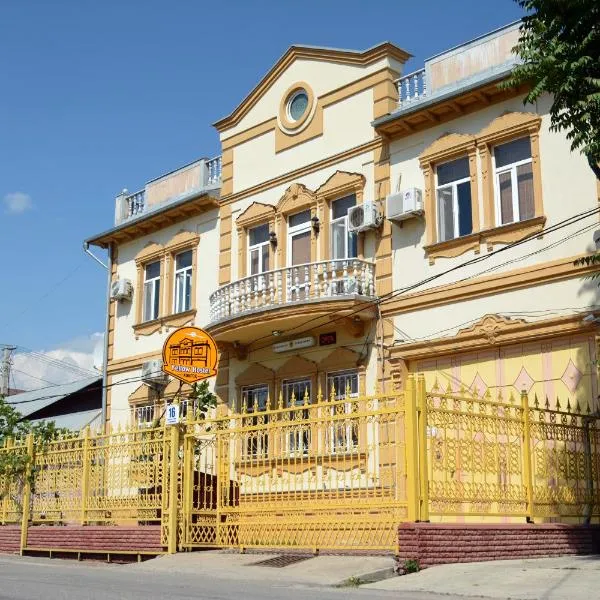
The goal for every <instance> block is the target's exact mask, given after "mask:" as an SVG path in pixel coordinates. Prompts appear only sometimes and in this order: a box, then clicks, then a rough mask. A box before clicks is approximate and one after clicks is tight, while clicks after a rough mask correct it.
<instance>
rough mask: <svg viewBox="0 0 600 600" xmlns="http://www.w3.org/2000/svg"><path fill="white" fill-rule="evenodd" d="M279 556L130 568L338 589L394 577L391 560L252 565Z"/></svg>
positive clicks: (191, 557)
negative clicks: (271, 565) (279, 566)
mask: <svg viewBox="0 0 600 600" xmlns="http://www.w3.org/2000/svg"><path fill="white" fill-rule="evenodd" d="M276 556H281V554H252V553H249V554H237V553H233V552H227V551H222V550H210V551H206V552H204V551H203V552H186V553H180V554H171V555H165V556H160V557H158V558H155V559H152V560H149V561H146V562H144V563H139V564H134V565H130V567H128V568H131V569H134V570H139V571H140V572H143V571H153V572H157V571H168V572H170V573H182V574H194V575H196V576H198V577H202V576H206V577H210V578H213V579H227V580H238V581H239V580H247V581H264V582H265V583H266V582H272V583H281V582H285V583H288V584H289V583H296V584H302V585H319V586H338V585H344V584H348V583H349V582H350V580H353V582H355V583H358V582H360V583H365V582H369V581H379V580H381V579H383V578H386V577H395V578H396V579H397V577H396V575H395V574H394V570H393V569H394V565H395V562H394V559H393V558H392V557H391V556H312V555H308V556H310V558H308V560H303V561H301V562H297V563H294V564H291V565H288V566H286V567H282V568H275V567H265V566H255V565H254V563H257V562H259V561H263V560H267V559H269V558H273V557H276Z"/></svg>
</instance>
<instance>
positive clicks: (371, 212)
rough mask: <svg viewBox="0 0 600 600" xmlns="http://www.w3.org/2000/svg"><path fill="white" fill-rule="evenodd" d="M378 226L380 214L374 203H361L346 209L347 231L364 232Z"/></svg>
mask: <svg viewBox="0 0 600 600" xmlns="http://www.w3.org/2000/svg"><path fill="white" fill-rule="evenodd" d="M380 224H381V214H380V213H379V210H378V209H377V205H376V204H375V202H363V203H362V204H358V205H357V206H353V207H352V208H349V209H348V231H366V230H367V229H373V228H375V227H379V225H380Z"/></svg>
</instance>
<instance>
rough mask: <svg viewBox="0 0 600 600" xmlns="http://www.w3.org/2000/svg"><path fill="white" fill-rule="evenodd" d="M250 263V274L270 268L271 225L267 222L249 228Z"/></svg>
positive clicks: (256, 273) (263, 271)
mask: <svg viewBox="0 0 600 600" xmlns="http://www.w3.org/2000/svg"><path fill="white" fill-rule="evenodd" d="M248 263H249V264H248V273H249V274H250V275H258V274H259V273H265V272H266V271H268V270H269V226H268V225H267V224H266V223H265V224H264V225H259V226H258V227H252V229H249V230H248Z"/></svg>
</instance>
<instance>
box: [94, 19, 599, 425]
mask: <svg viewBox="0 0 600 600" xmlns="http://www.w3.org/2000/svg"><path fill="white" fill-rule="evenodd" d="M514 31H515V29H514V26H511V27H508V28H506V30H500V31H499V32H495V33H494V34H493V35H495V36H496V38H497V39H496V38H493V36H492V37H491V38H490V37H488V38H485V39H482V41H481V42H477V41H475V42H471V43H467V44H465V47H464V51H465V53H466V54H465V56H466V57H467V58H468V62H469V68H468V69H467V71H468V72H463V71H461V70H460V69H458V68H457V67H456V65H457V64H459V63H460V60H461V58H460V56H461V55H460V47H458V48H456V49H453V50H452V51H449V53H448V55H447V56H445V57H444V56H441V57H440V56H438V57H435V58H434V59H431V61H430V62H428V63H426V66H425V68H424V69H423V71H422V72H421V71H419V72H417V74H414V75H411V76H410V77H408V78H407V77H403V63H404V62H405V61H406V60H407V58H408V57H409V55H408V54H407V53H406V52H404V51H403V50H401V49H400V48H398V47H396V46H394V45H392V44H380V45H379V46H375V47H374V48H371V49H369V50H366V51H364V52H354V51H342V50H329V49H318V48H305V47H292V48H291V49H290V50H289V51H288V52H287V53H286V54H285V55H284V56H283V57H282V58H281V59H280V61H278V63H276V65H275V66H274V67H273V68H272V69H271V70H270V71H269V72H268V73H267V75H266V76H265V77H264V78H263V80H261V81H260V82H259V83H258V84H257V86H256V88H255V89H254V90H252V91H250V93H249V94H248V95H247V97H246V98H245V100H244V101H243V102H242V103H241V104H240V105H239V106H238V107H237V108H236V109H235V110H234V111H233V113H232V114H231V115H229V116H227V117H225V118H223V119H221V120H220V121H219V122H217V123H216V124H215V126H216V128H217V130H218V131H219V134H220V139H221V144H222V157H219V158H218V159H211V160H204V159H203V160H202V161H200V162H199V163H198V164H197V165H196V163H194V166H193V168H192V169H191V170H190V167H189V166H188V167H186V168H185V169H187V170H186V171H185V173H184V175H182V173H181V172H177V171H176V172H174V173H173V174H169V175H167V176H165V177H164V178H162V179H161V180H160V181H161V187H160V189H161V190H163V191H164V190H166V192H165V193H166V194H167V196H168V195H169V194H170V193H172V194H174V195H171V196H169V197H166V198H163V197H161V198H160V199H159V200H160V201H158V202H157V201H156V199H155V198H154V196H153V197H152V202H151V203H148V204H144V194H143V192H140V193H138V194H134V195H130V196H122V197H119V199H118V201H120V202H122V203H124V204H123V206H125V214H126V218H125V219H124V220H122V221H121V222H119V224H118V225H117V226H116V227H115V228H114V229H113V230H110V231H108V232H105V233H104V234H101V235H99V236H96V237H94V238H92V239H91V240H89V242H90V243H93V244H97V245H100V246H103V247H107V248H109V249H110V254H111V279H112V281H117V280H129V281H130V282H132V285H133V289H134V291H133V298H132V299H130V300H127V299H125V300H119V301H116V300H115V301H112V302H111V303H110V306H109V335H108V351H107V356H108V364H107V381H106V384H107V398H106V404H107V413H106V414H107V421H109V422H110V423H111V424H113V425H116V424H123V423H125V422H127V421H129V420H130V419H131V418H132V415H134V412H135V409H137V408H139V407H143V406H144V405H149V404H153V403H156V402H157V401H158V399H159V398H160V397H161V394H162V393H163V392H164V390H163V391H161V389H159V390H158V391H157V389H156V386H153V385H152V384H149V383H148V382H147V381H143V380H142V365H143V363H144V362H146V361H149V360H153V359H160V356H161V349H162V345H163V342H164V340H165V338H166V336H167V335H168V334H169V332H171V331H173V330H174V329H175V328H177V327H180V326H182V325H188V324H192V325H196V326H199V327H202V328H205V329H207V330H208V331H209V332H210V333H211V334H212V335H213V337H214V338H215V339H216V341H217V343H218V345H219V350H220V362H219V375H218V376H217V378H216V379H214V380H212V381H211V387H212V389H214V390H215V391H216V393H217V395H218V396H219V401H220V407H219V410H221V411H226V410H240V408H241V407H242V404H243V403H244V402H256V401H257V398H258V397H259V396H258V394H259V391H257V390H262V391H260V393H263V392H264V393H266V394H267V397H268V400H267V401H266V402H270V403H271V404H274V403H275V402H277V401H279V399H280V398H281V399H282V400H284V401H285V402H290V401H291V398H292V396H290V395H289V394H292V393H293V394H295V393H296V392H297V391H298V390H301V389H302V390H304V393H305V394H308V395H309V396H310V399H311V401H313V400H314V399H315V398H316V397H317V395H318V394H319V393H322V394H329V393H330V392H331V389H332V387H335V386H338V387H339V386H340V385H345V386H350V387H352V388H353V392H356V393H365V392H366V393H374V392H375V390H376V389H380V388H381V387H382V386H383V387H386V388H388V389H394V388H395V389H397V388H399V387H402V386H403V385H404V381H405V376H406V373H407V372H410V371H421V372H425V373H426V380H427V385H428V386H430V387H432V386H434V385H436V384H438V385H443V386H444V387H446V386H448V385H449V386H450V387H452V388H453V389H460V388H465V389H470V390H471V391H473V390H474V391H476V392H477V393H480V394H483V393H486V392H487V391H488V390H494V391H495V392H496V391H498V390H500V391H502V393H506V394H510V393H511V392H512V393H514V394H518V393H520V391H521V390H522V389H524V388H525V387H526V388H527V391H530V392H531V393H534V394H538V395H539V396H540V397H543V396H548V397H549V398H551V399H552V402H555V401H556V398H557V397H559V398H565V399H567V398H568V399H572V400H573V399H574V400H575V401H579V402H580V403H581V404H585V403H587V404H589V405H590V406H595V405H596V398H597V392H598V390H597V386H598V383H597V374H596V325H595V323H594V321H593V318H588V319H587V320H584V318H585V316H586V315H588V314H589V313H590V312H592V313H593V310H594V308H595V307H596V305H599V304H600V302H598V299H597V297H596V296H597V294H598V292H597V289H596V287H595V286H594V285H588V284H587V283H586V282H585V281H584V280H583V279H582V278H583V276H584V275H585V273H586V268H585V267H581V266H579V267H575V266H574V265H573V262H574V261H575V260H576V259H577V258H578V257H581V256H584V255H586V254H589V253H590V252H592V251H593V250H594V248H593V247H592V246H593V242H592V239H593V238H592V234H593V231H594V228H595V226H596V225H597V224H598V214H597V212H594V210H595V209H597V205H598V187H597V182H596V180H595V178H594V175H593V173H592V172H591V171H590V170H589V168H588V166H587V164H586V161H585V159H584V158H583V157H582V156H581V155H579V154H578V153H572V152H571V151H570V148H569V142H568V140H567V139H566V138H565V136H564V134H561V133H556V132H551V131H550V118H549V108H550V98H548V97H544V98H542V99H541V100H540V101H539V102H538V103H537V104H536V105H534V106H532V105H526V106H524V105H523V102H522V97H523V91H522V90H504V89H501V88H499V87H498V83H499V82H500V81H502V80H503V79H505V78H506V76H507V74H508V73H509V72H510V66H511V63H510V60H509V59H510V56H509V57H508V58H507V51H506V48H508V42H509V41H510V40H512V39H513V37H514V35H515V34H514ZM490 35H492V34H490ZM503 36H504V37H503ZM478 44H480V45H481V47H479V46H478ZM478 48H479V50H478ZM457 61H458V62H457ZM444 65H446V66H444ZM427 77H430V78H431V77H434V78H435V81H434V82H433V83H435V85H433V86H430V87H429V88H428V86H427ZM478 78H479V79H478ZM429 83H432V82H431V81H430V82H429ZM428 90H429V91H428ZM297 97H299V98H300V100H299V101H298V102H299V103H298V105H297V106H296V105H293V101H295V98H297ZM522 139H527V140H528V142H527V147H528V148H529V155H526V154H523V155H522V156H521V155H520V156H519V157H518V159H519V160H518V161H516V162H515V161H513V162H514V164H515V165H516V166H514V169H513V167H511V166H510V165H509V167H510V169H513V170H512V171H510V172H511V173H515V174H516V173H518V175H514V174H513V175H510V177H522V179H514V180H511V181H512V182H513V183H512V185H513V187H515V186H516V188H517V190H518V191H517V192H514V193H513V192H511V193H513V196H512V198H513V202H517V205H516V206H518V211H519V212H523V215H522V218H521V217H519V216H517V217H516V218H512V219H509V220H508V221H507V222H505V223H502V218H500V213H499V211H500V210H502V211H505V210H507V208H506V197H507V196H502V197H500V196H498V194H499V193H500V192H499V191H498V185H500V183H498V182H505V183H503V184H502V185H505V186H506V181H507V179H506V178H507V177H508V175H504V176H502V175H499V174H498V173H499V172H500V170H501V169H500V167H498V165H497V163H496V161H497V160H500V159H499V158H498V157H499V154H498V152H499V151H498V150H496V149H497V148H498V147H499V146H501V145H502V144H507V143H509V142H514V141H518V140H522ZM463 159H464V161H465V162H463V163H461V165H462V167H464V168H466V169H467V171H468V172H467V173H466V175H464V176H463V178H462V179H460V182H462V183H460V184H456V185H463V184H464V185H466V186H468V188H469V195H468V198H469V200H468V202H467V203H466V204H465V203H464V202H463V200H462V199H458V192H457V191H456V190H457V189H458V188H453V189H454V192H452V193H453V194H454V196H452V198H453V199H452V202H454V203H455V204H453V206H454V208H453V209H452V210H454V211H455V213H456V211H461V215H462V216H460V219H461V220H460V223H459V224H458V225H457V226H456V227H460V228H462V230H461V231H458V230H457V231H455V232H454V235H452V236H450V237H449V238H447V239H440V236H442V235H444V236H447V231H446V230H444V231H443V232H442V229H443V228H442V226H441V224H440V218H441V217H440V212H439V211H440V207H441V206H442V205H441V204H440V201H439V200H438V198H439V197H440V196H439V194H440V193H441V192H439V189H440V188H442V187H443V185H442V184H441V183H440V182H441V179H440V173H441V171H440V170H439V167H440V166H441V165H444V164H446V163H449V162H450V161H456V160H459V161H460V160H463ZM519 161H520V162H519ZM517 163H518V164H517ZM498 164H499V163H498ZM221 165H222V170H221ZM465 165H466V166H465ZM462 167H461V168H462ZM204 170H206V171H204ZM507 172H508V171H507ZM169 177H172V178H174V180H173V181H172V182H170V181H169ZM182 177H183V179H182ZM498 177H500V178H501V179H498ZM502 177H504V179H502ZM175 179H176V180H175ZM188 180H189V181H188ZM182 181H183V182H184V184H182V183H181V182H182ZM455 181H459V180H455ZM151 183H152V182H151ZM450 185H454V184H453V183H451V184H450ZM148 186H151V184H148ZM148 186H147V189H146V193H148V189H149V188H148ZM519 186H521V187H519ZM154 188H156V184H154ZM154 188H152V189H154ZM412 188H416V189H417V190H420V191H421V192H422V195H423V211H422V212H421V213H420V214H418V215H417V216H414V215H413V216H411V217H410V218H407V219H406V220H403V221H399V220H394V219H393V218H392V219H390V217H394V215H389V214H386V198H387V196H388V195H390V194H392V193H394V192H396V191H400V190H408V189H412ZM448 189H449V188H448ZM465 189H466V188H465V187H463V188H461V190H462V191H461V192H460V193H461V194H464V193H466V192H465ZM502 189H504V190H505V192H503V193H506V188H505V187H504V188H502ZM510 189H511V190H512V188H510ZM169 190H171V192H169ZM519 194H521V195H519ZM464 197H465V198H466V197H467V196H464ZM149 199H150V195H149V196H148V198H146V200H149ZM338 201H343V202H338ZM461 202H462V204H460V203H461ZM502 202H504V204H502ZM457 203H458V204H457ZM361 204H362V205H365V206H366V205H369V206H374V207H375V208H376V209H377V211H378V214H379V217H380V218H379V220H378V222H377V223H375V224H374V225H375V226H374V227H372V228H367V229H365V230H364V231H361V232H358V233H353V232H351V231H350V229H349V221H348V219H349V217H348V206H351V205H354V206H358V205H361ZM526 205H527V207H526V208H524V207H525V206H526ZM157 206H158V207H159V208H158V209H157V208H156V207H157ZM444 206H445V205H444ZM467 210H468V214H469V215H470V216H469V217H465V214H467V213H465V211H467ZM527 211H530V213H529V212H527ZM455 213H453V215H454V217H455V216H456V214H455ZM525 213H527V214H525ZM576 215H579V216H580V218H578V219H575V218H573V217H575V216H576ZM454 217H453V218H454ZM513 217H515V215H513ZM444 218H447V217H444ZM569 219H571V220H572V222H569V221H568V220H569ZM457 223H458V217H457ZM261 227H262V228H261ZM463 230H464V231H463ZM340 232H341V233H340ZM184 252H191V255H189V256H191V258H190V259H189V260H190V261H191V267H189V268H191V279H190V283H189V286H190V287H189V288H188V287H185V286H187V285H188V283H184V284H181V285H183V286H184V287H183V288H182V289H183V290H184V292H183V293H184V294H185V293H186V292H185V290H187V291H188V293H189V296H190V299H189V305H188V304H185V303H184V305H183V308H184V309H185V310H179V309H180V308H181V305H178V304H177V302H176V301H175V296H176V294H177V289H179V288H176V286H177V285H179V283H177V282H176V280H177V281H180V279H179V280H178V279H177V275H176V273H175V271H176V268H175V264H176V261H177V257H178V256H180V255H181V254H182V253H184ZM152 263H159V264H160V275H159V276H158V279H159V280H160V292H159V295H160V301H158V300H157V301H156V302H157V305H156V310H157V311H158V314H155V313H152V314H151V316H152V317H153V318H151V319H148V318H146V317H147V315H146V313H145V312H144V311H145V310H146V309H145V308H144V307H145V305H144V302H145V301H146V294H148V293H149V292H148V290H149V289H151V287H152V286H151V285H150V284H149V283H148V282H149V279H148V277H149V276H148V275H147V272H146V267H147V266H148V265H149V264H152ZM177 264H178V263H177ZM148 272H149V271H148ZM146 284H148V285H146ZM152 285H158V284H152ZM322 334H324V335H322ZM303 338H310V341H305V342H304V347H303V348H300V349H298V350H287V351H286V350H283V351H281V348H280V347H279V349H277V347H276V346H275V345H276V344H278V343H280V342H282V341H283V342H285V341H294V340H298V339H303ZM340 382H342V383H340ZM169 385H170V386H172V384H169ZM294 386H296V387H294ZM302 386H304V387H302ZM169 389H170V388H169ZM338 391H339V390H338ZM167 396H168V394H167ZM261 398H263V397H262V396H261ZM261 402H263V400H262V399H261ZM153 414H156V413H153Z"/></svg>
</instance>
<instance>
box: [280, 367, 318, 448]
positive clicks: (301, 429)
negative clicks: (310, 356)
mask: <svg viewBox="0 0 600 600" xmlns="http://www.w3.org/2000/svg"><path fill="white" fill-rule="evenodd" d="M294 384H308V386H306V387H308V398H309V400H308V403H309V404H311V403H312V394H313V382H312V379H311V378H310V377H295V378H293V379H284V380H283V381H282V382H281V391H282V394H283V398H284V402H285V406H286V408H293V407H294V406H296V407H298V409H301V407H303V406H304V394H301V397H300V398H299V397H297V396H296V398H295V401H296V404H291V400H292V397H291V393H290V392H288V390H287V389H286V388H287V387H288V386H293V385H294ZM306 387H305V389H306ZM293 414H294V413H293V412H291V411H290V428H291V429H292V431H290V432H289V433H288V434H287V435H286V436H285V439H286V453H287V454H288V455H289V456H307V455H308V453H309V452H310V444H311V431H310V424H307V425H303V426H300V425H294V423H297V421H294V420H293V418H291V417H292V415H293ZM307 418H308V411H307V410H303V411H302V419H307Z"/></svg>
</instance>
